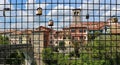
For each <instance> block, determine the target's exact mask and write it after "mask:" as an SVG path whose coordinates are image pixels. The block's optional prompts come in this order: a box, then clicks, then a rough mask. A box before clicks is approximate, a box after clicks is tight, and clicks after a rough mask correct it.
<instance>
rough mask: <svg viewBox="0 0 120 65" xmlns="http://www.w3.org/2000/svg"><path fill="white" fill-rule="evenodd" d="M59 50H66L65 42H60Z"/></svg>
mask: <svg viewBox="0 0 120 65" xmlns="http://www.w3.org/2000/svg"><path fill="white" fill-rule="evenodd" d="M59 49H60V50H65V41H60V42H59Z"/></svg>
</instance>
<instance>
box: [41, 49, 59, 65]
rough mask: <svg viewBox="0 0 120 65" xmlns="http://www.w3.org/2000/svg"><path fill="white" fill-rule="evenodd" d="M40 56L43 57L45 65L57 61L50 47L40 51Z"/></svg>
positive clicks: (51, 64) (50, 64)
mask: <svg viewBox="0 0 120 65" xmlns="http://www.w3.org/2000/svg"><path fill="white" fill-rule="evenodd" d="M42 57H43V62H44V63H45V64H46V65H53V64H56V63H57V61H56V58H55V56H54V53H53V50H52V49H51V48H45V49H44V50H43V51H42Z"/></svg>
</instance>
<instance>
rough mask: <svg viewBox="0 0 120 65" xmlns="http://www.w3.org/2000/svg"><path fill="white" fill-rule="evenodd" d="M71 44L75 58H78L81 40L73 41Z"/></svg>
mask: <svg viewBox="0 0 120 65" xmlns="http://www.w3.org/2000/svg"><path fill="white" fill-rule="evenodd" d="M72 44H73V48H74V52H75V56H76V57H79V49H80V47H81V45H82V44H83V40H80V41H79V40H73V41H72Z"/></svg>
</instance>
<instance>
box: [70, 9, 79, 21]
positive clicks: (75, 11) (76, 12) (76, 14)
mask: <svg viewBox="0 0 120 65" xmlns="http://www.w3.org/2000/svg"><path fill="white" fill-rule="evenodd" d="M80 14H81V9H73V10H72V18H73V23H78V22H80Z"/></svg>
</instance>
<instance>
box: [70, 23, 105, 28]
mask: <svg viewBox="0 0 120 65" xmlns="http://www.w3.org/2000/svg"><path fill="white" fill-rule="evenodd" d="M105 24H106V23H104V22H81V23H77V24H76V23H72V24H71V25H70V28H80V27H86V28H88V30H100V29H102V28H103V27H104V26H105Z"/></svg>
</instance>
